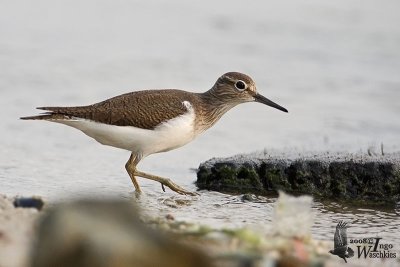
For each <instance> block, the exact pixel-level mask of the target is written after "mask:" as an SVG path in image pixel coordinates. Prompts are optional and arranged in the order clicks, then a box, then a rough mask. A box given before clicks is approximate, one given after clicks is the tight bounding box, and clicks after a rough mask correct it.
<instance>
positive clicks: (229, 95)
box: [21, 72, 287, 194]
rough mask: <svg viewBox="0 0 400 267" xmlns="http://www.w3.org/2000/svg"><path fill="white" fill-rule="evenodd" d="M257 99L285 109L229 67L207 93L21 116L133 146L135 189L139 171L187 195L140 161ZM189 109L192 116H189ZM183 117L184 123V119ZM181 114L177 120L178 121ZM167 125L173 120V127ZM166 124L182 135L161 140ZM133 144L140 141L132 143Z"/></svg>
mask: <svg viewBox="0 0 400 267" xmlns="http://www.w3.org/2000/svg"><path fill="white" fill-rule="evenodd" d="M253 101H256V102H260V103H264V104H266V105H269V106H272V107H274V108H277V109H280V110H282V111H285V112H287V110H286V109H284V108H283V107H281V106H279V105H277V104H275V103H274V102H272V101H270V100H268V99H267V98H265V97H263V96H261V95H260V94H258V93H257V90H256V85H255V83H254V82H253V80H252V79H251V78H250V77H249V76H247V75H245V74H242V73H239V72H229V73H226V74H224V75H222V76H221V77H220V78H219V79H218V80H217V81H216V83H215V84H214V86H213V87H212V88H211V89H210V90H208V91H206V92H204V93H191V92H186V91H182V90H175V89H170V90H145V91H137V92H131V93H127V94H123V95H120V96H116V97H113V98H110V99H107V100H105V101H102V102H99V103H96V104H93V105H88V106H76V107H39V108H38V109H42V110H46V111H47V112H46V113H44V114H41V115H37V116H31V117H22V118H21V119H24V120H48V121H55V122H60V123H64V124H67V125H69V126H72V127H75V128H78V129H80V130H82V131H83V132H84V133H85V134H87V135H89V136H91V137H93V138H95V139H96V140H97V141H99V142H100V143H102V144H106V145H111V146H115V147H119V148H124V149H128V150H130V151H132V155H131V157H130V159H129V161H128V162H127V165H126V168H127V171H128V173H129V175H130V176H131V179H132V182H133V183H134V185H135V188H136V190H137V191H140V187H139V185H138V183H137V181H136V178H135V175H137V176H141V177H145V178H149V179H153V180H156V181H159V182H160V183H162V184H163V185H167V186H169V187H170V188H171V189H172V190H174V191H176V192H178V193H184V194H188V193H189V192H188V191H186V190H184V189H182V188H180V187H179V186H177V185H175V184H173V183H172V181H171V180H169V179H165V178H161V177H158V176H153V175H149V174H145V173H142V172H139V171H138V170H136V165H137V163H138V162H139V161H140V160H141V159H142V158H144V157H145V156H147V155H148V154H152V153H157V152H164V151H168V150H170V149H174V148H176V147H179V146H182V145H184V144H186V143H187V142H190V141H191V140H193V138H194V137H196V136H197V135H199V134H200V133H201V132H203V131H205V130H207V129H208V128H210V127H211V126H212V125H214V124H215V123H216V122H217V121H218V120H219V119H220V118H221V116H222V115H223V114H225V113H226V112H227V111H228V110H230V109H231V108H233V107H234V106H236V105H238V104H240V103H244V102H253ZM191 112H193V115H190V114H191ZM191 116H193V117H191ZM180 118H182V123H184V124H182V123H181V122H180ZM184 118H185V119H184ZM177 119H178V121H176V120H177ZM191 119H193V121H192V123H190V124H187V123H189V122H190V120H191ZM188 120H189V121H188ZM172 122H173V123H172ZM83 124H85V125H83ZM96 125H97V126H96ZM101 125H104V126H101ZM107 125H109V126H107ZM167 125H170V126H168V127H169V128H168V127H167ZM99 126H101V127H99ZM106 127H122V128H110V136H108V134H107V131H108V130H107V128H106ZM126 127H128V128H126ZM129 127H130V128H129ZM160 127H161V128H160ZM163 127H164V128H163ZM165 127H167V128H168V129H169V130H171V128H170V127H175V128H174V129H176V131H177V132H176V134H177V136H178V137H176V138H179V134H181V135H182V137H181V139H182V140H174V141H171V143H169V141H168V140H165V139H159V138H166V137H165V136H164V134H161V133H162V132H166V131H167V130H165V129H166V128H165ZM182 127H183V128H182ZM188 127H190V128H188ZM99 129H100V130H99ZM118 129H121V130H118ZM126 129H132V134H131V136H128V137H127V135H126ZM135 129H137V130H135ZM140 129H142V130H147V131H150V132H147V134H148V135H152V134H153V133H158V132H160V134H158V135H157V136H155V137H154V136H153V137H151V138H150V137H149V138H148V141H146V140H147V139H146V137H144V136H145V135H146V134H145V133H146V132H142V130H140ZM99 131H100V132H99ZM111 131H112V134H111ZM119 131H120V132H121V136H120V137H118V136H119ZM122 131H123V134H122ZM188 131H189V132H188ZM171 134H172V135H175V133H174V132H170V133H168V135H167V136H169V135H171ZM135 136H137V138H139V139H140V138H141V139H140V140H141V141H138V142H137V143H135V142H134V139H135ZM111 137H112V138H111ZM118 138H120V139H118ZM121 138H122V139H121ZM126 138H129V139H132V138H133V139H132V140H131V141H130V142H128V143H129V145H127V144H126V142H124V141H125V140H124V139H126ZM154 138H156V139H154ZM157 138H158V139H157ZM154 140H158V141H154ZM151 142H156V143H154V145H155V146H157V147H151V145H152V143H151ZM117 143H118V144H117ZM132 144H136V145H134V147H132ZM149 145H150V148H149ZM142 146H143V148H142ZM144 147H146V149H145V148H144Z"/></svg>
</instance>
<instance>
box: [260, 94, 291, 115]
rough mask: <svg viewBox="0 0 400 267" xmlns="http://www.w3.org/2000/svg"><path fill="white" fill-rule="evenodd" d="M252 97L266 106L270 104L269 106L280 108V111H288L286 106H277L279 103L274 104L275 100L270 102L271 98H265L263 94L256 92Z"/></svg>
mask: <svg viewBox="0 0 400 267" xmlns="http://www.w3.org/2000/svg"><path fill="white" fill-rule="evenodd" d="M254 99H255V101H256V102H259V103H262V104H265V105H267V106H270V107H273V108H276V109H279V110H281V111H283V112H288V111H287V109H286V108H284V107H282V106H279V105H278V104H276V103H275V102H272V101H271V100H269V99H268V98H266V97H265V96H262V95H260V94H259V93H257V94H256V95H255V96H254Z"/></svg>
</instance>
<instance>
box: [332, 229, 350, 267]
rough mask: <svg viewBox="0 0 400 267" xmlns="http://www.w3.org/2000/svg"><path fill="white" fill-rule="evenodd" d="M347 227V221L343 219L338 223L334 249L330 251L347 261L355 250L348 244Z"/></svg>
mask: <svg viewBox="0 0 400 267" xmlns="http://www.w3.org/2000/svg"><path fill="white" fill-rule="evenodd" d="M347 228H348V226H347V223H346V222H343V221H340V222H339V223H338V224H337V225H336V231H335V235H334V237H333V242H334V249H332V250H330V251H329V252H330V253H331V254H333V255H337V256H338V257H340V258H342V259H344V261H345V262H346V263H347V260H346V258H351V257H353V256H354V251H353V250H352V249H351V248H350V247H348V246H347Z"/></svg>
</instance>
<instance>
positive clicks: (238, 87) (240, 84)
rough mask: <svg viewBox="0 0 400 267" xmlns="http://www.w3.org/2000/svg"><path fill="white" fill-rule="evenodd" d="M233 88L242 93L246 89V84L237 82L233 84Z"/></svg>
mask: <svg viewBox="0 0 400 267" xmlns="http://www.w3.org/2000/svg"><path fill="white" fill-rule="evenodd" d="M235 87H236V89H238V90H240V91H243V90H244V89H246V87H247V84H246V83H245V82H244V81H240V80H239V81H237V82H236V83H235Z"/></svg>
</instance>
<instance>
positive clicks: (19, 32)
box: [0, 0, 400, 240]
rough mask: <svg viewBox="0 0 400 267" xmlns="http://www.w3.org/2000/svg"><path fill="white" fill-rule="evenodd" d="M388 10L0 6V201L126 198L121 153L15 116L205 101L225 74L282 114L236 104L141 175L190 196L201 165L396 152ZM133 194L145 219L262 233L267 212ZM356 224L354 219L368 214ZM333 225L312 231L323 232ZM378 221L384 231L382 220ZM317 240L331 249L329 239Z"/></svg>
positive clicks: (395, 23) (397, 104)
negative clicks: (304, 154)
mask: <svg viewBox="0 0 400 267" xmlns="http://www.w3.org/2000/svg"><path fill="white" fill-rule="evenodd" d="M399 11H400V2H399V1H397V0H383V1H373V0H365V1H356V0H338V1H320V0H318V1H317V0H299V1H261V0H260V1H251V2H247V3H245V4H244V3H243V2H241V1H240V2H239V1H227V0H225V1H201V2H188V1H183V0H173V1H123V0H119V1H99V0H97V1H94V0H93V1H73V2H71V1H49V0H48V1H1V2H0V25H1V26H0V67H1V72H0V105H1V108H2V112H1V119H2V123H1V126H0V127H1V128H0V137H1V149H2V151H1V154H0V188H1V192H2V193H6V194H10V195H15V194H21V195H23V194H35V195H41V196H43V197H45V198H48V199H51V200H55V201H59V200H62V199H68V198H76V197H78V196H81V195H87V194H95V195H97V196H101V195H104V194H111V195H121V196H123V197H130V195H131V194H132V191H133V187H132V185H131V181H130V179H129V177H128V175H127V174H126V172H125V169H124V164H125V162H126V161H127V160H128V158H129V152H126V151H122V150H117V149H114V148H111V147H106V146H101V145H99V144H97V143H96V142H95V141H94V140H92V139H90V138H88V137H87V136H85V135H83V134H82V133H80V132H78V131H77V130H75V129H72V128H68V127H65V126H62V125H57V124H51V123H46V122H37V121H35V122H31V121H29V122H27V121H20V120H18V118H19V117H20V116H26V115H34V114H36V113H37V111H36V110H35V109H34V108H35V107H37V106H43V105H60V106H63V105H66V106H69V105H86V104H92V103H95V102H98V101H102V100H104V99H107V98H109V97H112V96H115V95H118V94H122V93H126V92H130V91H134V90H139V89H151V88H179V89H184V90H188V91H194V92H203V91H205V90H208V89H209V88H211V86H212V85H213V84H214V82H215V81H216V79H217V78H218V77H219V76H220V75H222V74H223V73H225V72H228V71H240V72H244V73H246V74H248V75H250V76H251V77H252V78H253V79H254V80H255V82H256V84H257V86H258V90H259V91H260V92H261V93H262V94H263V95H265V96H266V97H268V98H270V99H271V100H273V101H275V102H277V103H278V104H280V105H282V106H284V107H286V108H287V109H288V110H289V113H288V114H286V113H283V112H280V111H277V110H274V109H272V108H268V107H266V106H264V105H261V104H256V103H249V104H244V105H240V106H238V107H236V108H235V109H233V110H231V111H230V112H228V113H227V114H226V115H225V116H224V117H223V118H222V119H221V121H220V122H219V123H217V124H216V125H215V126H214V127H213V128H212V129H210V130H209V131H208V132H206V133H205V134H203V135H202V136H200V137H199V138H198V139H197V140H195V141H194V142H192V143H191V144H189V145H187V146H185V147H183V148H180V149H178V150H175V151H171V152H168V153H167V154H158V155H152V156H150V157H149V158H147V159H146V160H144V161H143V162H142V163H141V164H140V165H139V168H140V169H141V170H143V171H147V172H150V173H154V174H159V175H162V176H167V177H171V178H173V180H174V181H176V182H177V183H179V184H180V185H183V186H185V187H187V188H189V189H192V190H195V186H194V185H193V182H194V181H195V179H196V174H195V172H194V171H193V170H191V169H193V168H197V167H198V165H199V164H200V162H202V161H205V160H207V159H209V158H211V157H221V156H230V155H233V154H237V153H246V152H252V151H255V150H263V149H267V150H268V149H277V150H287V149H290V150H291V149H295V150H296V151H300V152H301V151H305V150H307V151H308V150H345V151H350V152H357V151H365V153H366V151H367V149H368V148H370V147H372V150H374V149H376V151H377V153H379V151H380V145H381V144H383V145H384V149H385V152H391V151H398V150H399V148H400V142H399V133H400V119H399V118H400V117H399V113H400V101H399V99H400V75H399V70H400V28H399V25H400V16H399ZM140 183H141V184H142V187H143V190H144V191H145V192H146V195H147V196H148V198H146V197H144V198H143V200H142V201H143V202H144V205H145V206H146V207H150V209H149V210H152V211H153V212H156V213H157V212H159V213H163V212H168V210H169V209H171V207H172V209H173V210H174V211H175V212H176V213H177V214H178V215H177V216H178V217H179V216H180V217H181V218H184V219H197V218H202V220H201V222H205V223H207V222H211V223H221V224H225V223H227V224H230V225H242V224H246V223H258V224H260V221H261V224H264V221H263V219H264V218H267V217H268V216H269V215H270V211H271V207H270V206H268V205H267V204H265V203H264V204H254V203H253V204H249V205H250V206H246V205H245V206H243V208H239V209H238V205H235V204H232V205H229V203H235V202H236V200H237V199H236V198H235V197H234V196H233V197H231V196H225V195H222V194H218V193H212V192H204V193H203V194H202V195H201V196H200V197H199V198H197V199H195V200H191V201H189V202H187V203H188V204H185V205H184V207H180V208H179V209H176V208H175V209H174V208H173V206H174V205H175V204H176V203H175V202H174V201H175V200H176V199H177V198H179V196H175V195H174V194H173V193H170V192H167V193H162V192H161V188H160V185H159V184H156V183H154V182H151V181H147V180H140ZM267 202H268V201H267ZM171 203H172V204H171ZM174 203H175V204H174ZM185 203H186V202H185ZM226 203H228V204H227V205H225V204H226ZM222 204H224V205H225V206H224V209H223V210H221V208H218V207H220V206H221V205H222ZM318 205H320V206H318V207H317V208H316V212H320V213H324V205H323V204H318ZM361 213H362V214H366V215H365V216H366V218H367V219H365V220H366V221H368V218H369V217H368V216H375V215H376V214H370V213H368V212H361ZM390 214H392V215H393V216H395V214H394V213H393V211H392V213H390ZM390 214H389V215H390ZM342 215H343V214H342ZM389 215H387V216H389ZM332 216H335V215H332V214H328V215H326V217H321V218H319V219H318V221H317V224H319V225H320V226H323V225H326V223H327V222H329V225H330V224H331V221H332V218H331V217H332ZM343 216H344V215H343ZM349 216H353V217H351V218H354V212H352V213H350V215H349ZM363 216H364V215H363ZM385 216H386V215H385ZM362 218H364V217H362ZM382 218H384V216H383V217H382ZM387 218H388V222H383V224H384V223H390V221H393V220H392V219H391V218H392V217H390V216H389V217H387ZM382 220H383V219H382ZM267 221H268V219H266V221H265V222H267ZM369 227H371V226H369ZM392 227H394V226H393V225H392ZM318 229H319V230H318V231H316V233H317V235H319V236H322V237H325V234H326V235H327V236H329V237H328V239H329V240H330V239H331V233H332V229H333V228H332V229H326V228H324V229H323V228H318ZM369 229H370V231H371V232H374V231H375V230H376V232H382V231H383V232H385V230H382V228H379V227H378V226H377V228H376V229H375V230H374V228H369ZM362 231H363V230H362V229H361V230H360V232H361V233H362ZM388 231H389V232H390V231H393V228H392V229H391V230H390V229H389V230H388ZM364 232H365V230H364ZM388 235H390V233H388Z"/></svg>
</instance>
